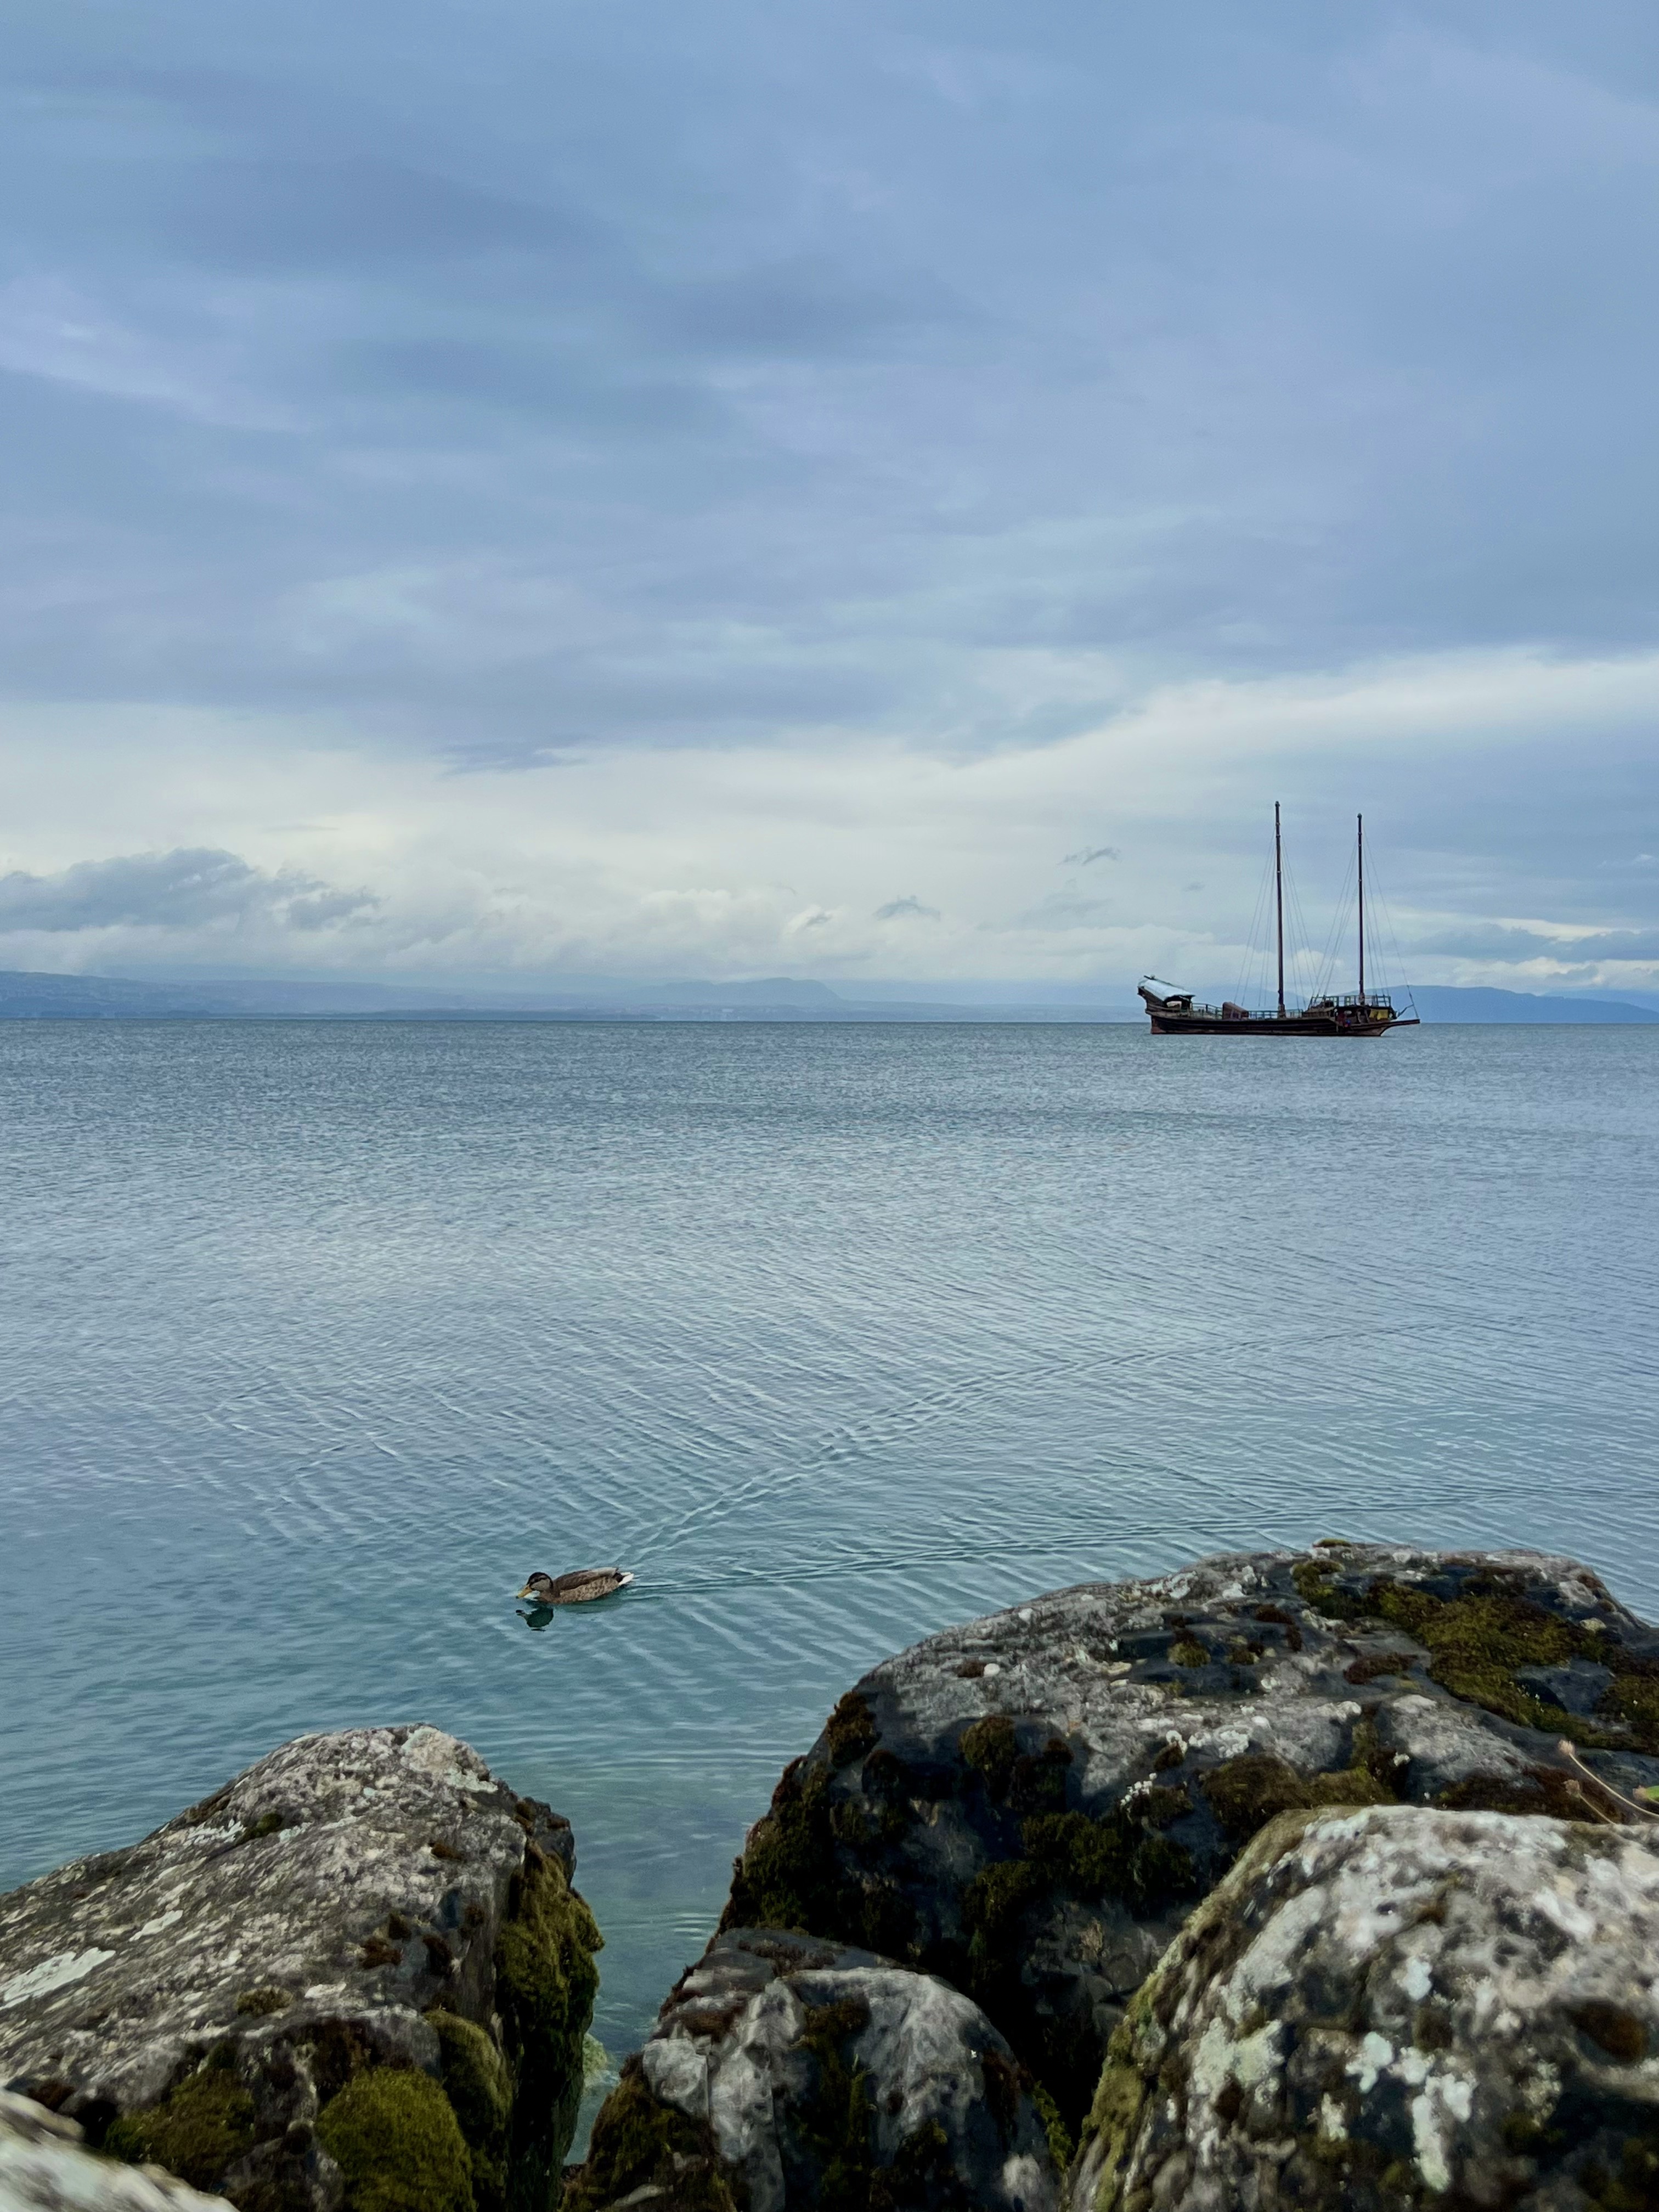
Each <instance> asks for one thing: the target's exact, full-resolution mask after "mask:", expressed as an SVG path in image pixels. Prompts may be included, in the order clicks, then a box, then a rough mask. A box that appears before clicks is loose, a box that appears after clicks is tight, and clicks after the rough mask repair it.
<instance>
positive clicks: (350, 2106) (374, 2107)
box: [317, 2066, 473, 2212]
mask: <svg viewBox="0 0 1659 2212" xmlns="http://www.w3.org/2000/svg"><path fill="white" fill-rule="evenodd" d="M317 2136H318V2140H319V2142H320V2143H321V2144H322V2146H323V2148H324V2149H325V2151H326V2152H327V2153H328V2154H329V2156H330V2157H331V2159H332V2160H334V2162H335V2163H336V2165H337V2166H338V2167H339V2169H340V2172H341V2173H342V2175H343V2177H344V2180H345V2203H344V2212H473V2196H472V2169H471V2159H470V2158H469V2156H468V2154H467V2147H466V2143H465V2140H464V2139H463V2137H462V2135H461V2130H460V2126H459V2122H458V2121H457V2119H456V2117H455V2113H454V2111H453V2108H452V2106H451V2105H450V2102H449V2100H448V2098H447V2096H446V2095H445V2094H444V2093H443V2091H442V2090H441V2088H440V2087H439V2086H438V2084H437V2083H436V2082H435V2081H434V2080H433V2079H432V2078H431V2076H430V2075H427V2074H418V2073H416V2072H414V2071H412V2070H411V2069H407V2068H402V2067H398V2068H392V2067H385V2066H382V2067H377V2068H376V2069H374V2071H373V2072H372V2073H367V2074H360V2075H357V2077H356V2080H355V2081H348V2082H347V2084H346V2086H345V2087H344V2088H343V2089H342V2090H341V2092H340V2093H339V2094H338V2096H337V2097H334V2098H332V2099H331V2100H330V2101H329V2102H328V2103H327V2104H326V2105H325V2106H324V2107H323V2109H322V2111H321V2112H319V2114H318V2117H317Z"/></svg>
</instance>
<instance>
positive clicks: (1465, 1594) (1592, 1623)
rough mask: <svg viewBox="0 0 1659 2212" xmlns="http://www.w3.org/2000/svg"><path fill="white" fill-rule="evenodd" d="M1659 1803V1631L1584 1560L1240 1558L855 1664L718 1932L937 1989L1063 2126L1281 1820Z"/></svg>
mask: <svg viewBox="0 0 1659 2212" xmlns="http://www.w3.org/2000/svg"><path fill="white" fill-rule="evenodd" d="M1564 1736H1571V1738H1573V1739H1575V1740H1576V1741H1577V1747H1578V1757H1579V1759H1581V1760H1582V1761H1583V1765H1579V1764H1577V1763H1575V1760H1574V1759H1573V1758H1572V1757H1571V1756H1570V1755H1569V1754H1568V1753H1565V1752H1564V1751H1563V1749H1562V1748H1561V1740H1562V1739H1563V1737H1564ZM1598 1778H1599V1779H1598ZM1604 1784H1611V1785H1613V1787H1612V1789H1608V1788H1607V1787H1604V1786H1603V1785H1604ZM1653 1784H1659V1636H1656V1634H1655V1633H1654V1632H1652V1631H1651V1630H1649V1629H1647V1628H1645V1627H1644V1626H1643V1625H1642V1624H1641V1623H1640V1622H1638V1620H1636V1619H1635V1618H1634V1617H1633V1616H1632V1614H1630V1613H1627V1612H1626V1611H1625V1609H1624V1608H1623V1607H1620V1606H1619V1605H1618V1604H1616V1603H1615V1602H1614V1601H1613V1599H1612V1598H1611V1597H1609V1595H1608V1594H1607V1590H1606V1589H1604V1588H1603V1586H1602V1584H1601V1583H1600V1582H1599V1581H1598V1580H1597V1579H1596V1577H1595V1576H1594V1575H1593V1574H1591V1573H1590V1572H1589V1571H1588V1570H1587V1569H1586V1568H1583V1567H1582V1566H1578V1565H1575V1564H1574V1563H1573V1562H1572V1561H1571V1560H1567V1559H1553V1558H1547V1557H1544V1556H1542V1555H1540V1554H1537V1553H1525V1552H1504V1553H1486V1554H1482V1555H1479V1556H1471V1555H1468V1554H1466V1553H1455V1554H1453V1553H1435V1552H1413V1551H1407V1550H1400V1549H1390V1548H1387V1547H1377V1546H1361V1545H1347V1544H1329V1545H1324V1546H1321V1547H1316V1549H1315V1550H1314V1551H1313V1552H1311V1553H1290V1552H1270V1553H1249V1554H1243V1553H1240V1554H1231V1555H1225V1556H1223V1557H1220V1558H1216V1559H1206V1560H1204V1561H1202V1562H1200V1564H1199V1565H1196V1566H1194V1567H1189V1568H1187V1569H1184V1570H1183V1571H1181V1572H1180V1573H1177V1574H1171V1575H1164V1576H1160V1577H1157V1578H1155V1579H1152V1580H1149V1581H1143V1582H1129V1583H1085V1584H1082V1585H1079V1587H1077V1588H1075V1589H1065V1590H1058V1591H1055V1592H1054V1593H1053V1594H1052V1595H1048V1596H1046V1597H1041V1598H1036V1599H1033V1600H1032V1601H1031V1602H1030V1604H1028V1605H1024V1606H1020V1607H1015V1608H1013V1609H1012V1610H1010V1611H1008V1612H1006V1613H996V1614H994V1615H992V1616H991V1617H990V1618H989V1619H987V1620H978V1621H975V1622H973V1623H971V1624H969V1626H966V1627H963V1628H955V1629H951V1630H948V1631H946V1632H945V1633H944V1634H942V1635H939V1636H935V1637H932V1638H929V1639H928V1640H927V1642H926V1643H924V1644H917V1645H915V1647H914V1648H913V1649H912V1650H908V1651H906V1652H903V1653H901V1654H900V1656H898V1657H897V1658H895V1659H890V1660H887V1661H885V1662H884V1663H883V1664H882V1665H880V1666H878V1667H877V1668H874V1669H873V1670H872V1672H871V1673H870V1674H867V1675H866V1676H865V1678H864V1680H862V1681H861V1682H860V1684H859V1685H858V1686H857V1688H856V1689H855V1690H854V1691H852V1692H849V1693H848V1695H847V1696H846V1697H844V1698H843V1699H842V1701H841V1703H840V1705H838V1706H837V1707H836V1711H835V1713H834V1715H833V1716H832V1717H831V1719H830V1721H829V1725H828V1726H827V1727H826V1728H825V1729H824V1731H823V1735H821V1736H820V1737H819V1738H818V1741H817V1743H816V1744H815V1745H814V1746H813V1747H812V1749H811V1752H810V1753H808V1754H807V1756H806V1757H805V1759H799V1760H797V1761H796V1762H795V1763H794V1764H793V1765H792V1766H790V1767H789V1768H788V1769H787V1770H786V1771H785V1773H784V1776H783V1778H782V1780H781V1782H780V1784H779V1785H778V1788H777V1790H776V1792H775V1796H774V1797H773V1800H772V1806H771V1810H770V1812H769V1814H767V1815H766V1816H765V1817H764V1818H763V1820H761V1821H759V1822H758V1823H757V1826H756V1827H755V1828H754V1829H753V1830H752V1831H751V1832H750V1838H749V1839H748V1842H747V1844H746V1845H745V1848H744V1853H743V1856H742V1857H741V1858H740V1859H739V1860H738V1863H737V1866H736V1869H735V1870H734V1875H733V1880H732V1893H731V1897H730V1899H729V1901H728V1904H727V1906H726V1917H725V1920H724V1921H723V1923H722V1924H723V1925H725V1926H738V1925H747V1926H755V1925H760V1924H763V1923H764V1924H772V1925H776V1926H781V1927H787V1928H796V1929H809V1930H811V1933H812V1934H813V1935H815V1936H819V1937H822V1938H823V1939H824V1940H825V1941H827V1942H840V1943H859V1944H863V1945H865V1946H866V1947H868V1948H872V1949H875V1950H878V1951H880V1952H883V1953H884V1954H888V1955H890V1956H891V1957H893V1958H896V1959H899V1960H902V1961H903V1962H905V1963H906V1964H908V1965H910V1966H915V1967H918V1968H921V1969H922V1970H924V1971H926V1972H930V1973H933V1974H937V1975H939V1976H941V1977H943V1978H945V1979H946V1980H949V1981H951V1982H952V1983H954V1984H956V1986H957V1988H958V1989H961V1990H963V1991H965V1992H966V1993H967V1994H968V1995H969V1996H972V1997H973V1998H974V1999H975V2002H978V2003H979V2004H980V2005H981V2006H982V2008H984V2010H985V2011H986V2012H987V2014H988V2015H989V2016H990V2017H991V2019H992V2020H993V2021H994V2022H995V2023H996V2025H997V2026H998V2027H1000V2029H1001V2030H1002V2032H1003V2033H1005V2034H1006V2037H1007V2038H1008V2039H1009V2042H1010V2043H1011V2045H1012V2046H1013V2049H1014V2051H1015V2052H1016V2054H1017V2055H1018V2057H1019V2058H1020V2059H1021V2060H1022V2061H1023V2062H1024V2063H1025V2064H1026V2065H1027V2066H1028V2067H1029V2068H1030V2070H1031V2071H1032V2073H1033V2074H1034V2075H1036V2077H1037V2079H1038V2080H1039V2081H1042V2083H1044V2084H1045V2085H1046V2087H1047V2088H1048V2090H1049V2091H1050V2092H1051V2093H1052V2094H1053V2096H1054V2098H1055V2100H1057V2102H1058V2104H1059V2106H1060V2110H1061V2112H1062V2113H1063V2114H1064V2115H1065V2116H1066V2118H1067V2120H1068V2121H1069V2122H1070V2123H1071V2124H1073V2126H1075V2125H1076V2124H1077V2123H1078V2122H1079V2120H1080V2118H1081V2117H1082V2115H1083V2113H1084V2112H1085V2111H1086V2110H1087V2108H1088V2106H1089V2103H1090V2100H1091V2095H1092V2093H1093V2090H1094V2087H1095V2084H1096V2081H1097V2078H1098V2075H1099V2072H1100V2067H1101V2063H1102V2059H1103V2053H1104V2049H1105V2045H1106V2043H1107V2041H1108V2039H1109V2037H1110V2034H1111V2033H1112V2031H1113V2029H1114V2028H1115V2026H1116V2025H1117V2023H1118V2022H1119V2021H1120V2020H1121V2018H1122V2015H1123V2009H1124V2008H1125V2006H1126V2005H1127V2002H1128V2000H1129V1998H1130V1997H1131V1996H1133V1992H1134V1991H1135V1990H1136V1989H1137V1988H1138V1987H1139V1984H1141V1982H1142V1981H1143V1980H1144V1979H1145V1978H1146V1975H1147V1974H1148V1973H1149V1972H1151V1970H1152V1966H1154V1965H1155V1964H1156V1962H1157V1960H1158V1958H1159V1957H1160V1956H1161V1955H1162V1954H1163V1952H1164V1948H1165V1947H1166V1946H1167V1945H1168V1943H1169V1942H1170V1941H1171V1939H1172V1938H1173V1937H1174V1936H1175V1935H1176V1932H1177V1931H1178V1929H1180V1927H1181V1925H1182V1922H1183V1921H1184V1919H1185V1918H1186V1917H1187V1915H1188V1913H1189V1912H1190V1911H1191V1910H1192V1908H1193V1906H1194V1904H1195V1903H1196V1901H1197V1900H1198V1899H1199V1898H1200V1897H1201V1896H1202V1895H1204V1894H1205V1893H1206V1892H1207V1891H1208V1890H1209V1889H1211V1888H1212V1887H1213V1886H1214V1884H1215V1883H1216V1882H1217V1881H1218V1880H1219V1879H1220V1878H1221V1876H1222V1875H1224V1874H1225V1871H1226V1869H1227V1868H1228V1867H1229V1866H1230V1865H1231V1863H1232V1861H1233V1859H1234V1858H1235V1857H1236V1856H1237V1852H1238V1851H1239V1850H1240V1849H1241V1848H1242V1847H1243V1845H1244V1844H1246V1843H1247V1842H1248V1840H1249V1838H1250V1836H1251V1835H1252V1834H1254V1833H1255V1831H1256V1830H1257V1829H1258V1828H1259V1827H1261V1826H1262V1825H1263V1823H1264V1822H1266V1821H1267V1820H1269V1819H1270V1818H1272V1817H1273V1815H1274V1814H1278V1813H1280V1812H1282V1811H1285V1810H1286V1809H1290V1808H1317V1807H1321V1806H1326V1805H1333V1804H1367V1803H1389V1802H1396V1801H1399V1802H1413V1803H1417V1804H1423V1805H1438V1806H1443V1807H1449V1808H1488V1809H1494V1810H1498V1811H1504V1812H1509V1813H1513V1814H1544V1815H1556V1816H1563V1815H1565V1816H1566V1817H1569V1818H1574V1817H1577V1818H1587V1819H1595V1818H1606V1819H1611V1820H1622V1819H1624V1818H1626V1817H1627V1815H1626V1811H1625V1808H1623V1806H1622V1805H1621V1804H1620V1799H1619V1796H1617V1795H1616V1794H1614V1793H1615V1792H1624V1793H1629V1792H1631V1791H1632V1790H1636V1789H1638V1788H1642V1787H1645V1786H1651V1785H1653ZM1628 1817H1630V1818H1632V1819H1634V1818H1635V1817H1637V1816H1636V1815H1635V1814H1633V1813H1632V1814H1629V1815H1628Z"/></svg>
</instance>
